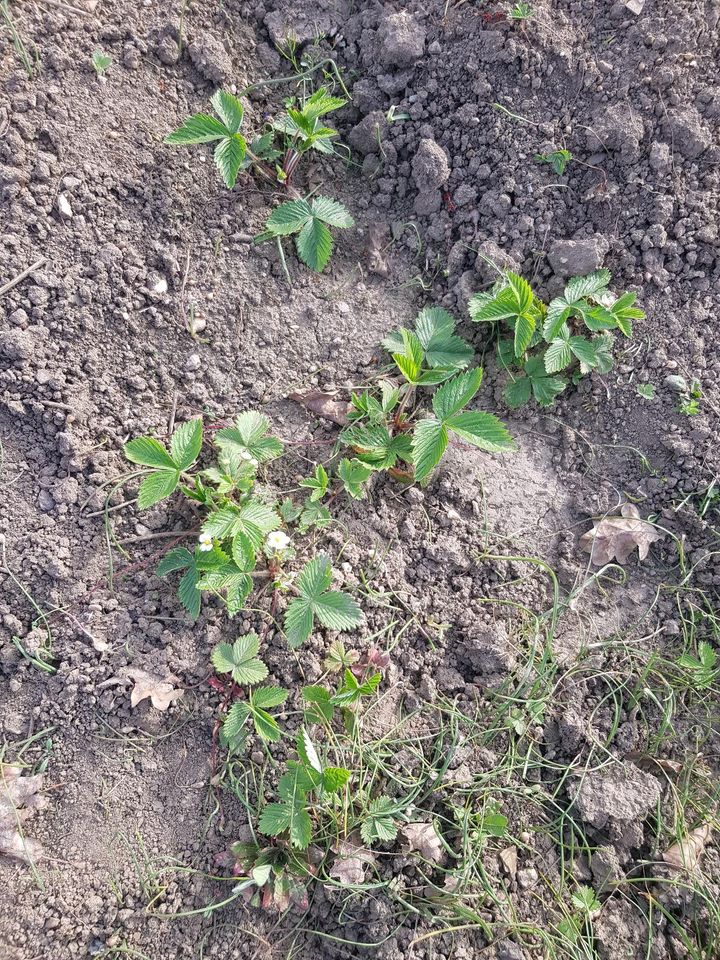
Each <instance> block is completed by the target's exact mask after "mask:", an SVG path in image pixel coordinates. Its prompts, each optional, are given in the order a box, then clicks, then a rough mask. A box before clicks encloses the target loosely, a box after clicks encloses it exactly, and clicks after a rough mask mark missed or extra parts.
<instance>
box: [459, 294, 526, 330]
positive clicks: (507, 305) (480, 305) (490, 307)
mask: <svg viewBox="0 0 720 960" xmlns="http://www.w3.org/2000/svg"><path fill="white" fill-rule="evenodd" d="M476 296H477V297H479V295H476ZM470 308H471V311H470V317H471V319H473V320H474V321H475V322H476V323H495V322H497V321H499V320H510V319H511V318H513V317H516V316H517V307H516V302H515V296H514V294H513V292H512V291H511V290H508V289H507V288H505V290H501V291H500V293H499V294H498V295H497V296H495V297H493V298H492V299H491V300H486V301H484V302H479V301H478V300H477V299H475V298H474V297H473V298H472V299H471V301H470Z"/></svg>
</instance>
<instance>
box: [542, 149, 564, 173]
mask: <svg viewBox="0 0 720 960" xmlns="http://www.w3.org/2000/svg"><path fill="white" fill-rule="evenodd" d="M572 158H573V155H572V154H571V153H570V151H569V150H552V151H550V153H536V154H535V159H536V160H537V162H538V163H548V164H550V166H551V167H552V169H553V171H554V172H555V173H557V174H558V176H562V175H563V174H564V173H565V170H566V169H567V165H568V164H569V163H570V161H571V160H572Z"/></svg>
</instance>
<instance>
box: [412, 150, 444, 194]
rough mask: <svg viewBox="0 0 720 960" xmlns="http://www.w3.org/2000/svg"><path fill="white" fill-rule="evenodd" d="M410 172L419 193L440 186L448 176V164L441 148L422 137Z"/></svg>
mask: <svg viewBox="0 0 720 960" xmlns="http://www.w3.org/2000/svg"><path fill="white" fill-rule="evenodd" d="M412 172H413V180H414V181H415V186H416V187H417V188H418V190H419V191H420V192H421V193H424V192H426V191H428V190H433V189H435V188H436V187H441V186H442V185H443V184H444V183H445V182H446V181H447V178H448V177H449V176H450V164H449V163H448V159H447V157H446V156H445V151H444V150H443V148H442V147H441V146H440V145H439V144H438V143H436V142H435V141H434V140H431V139H430V138H429V137H424V138H423V139H422V140H421V141H420V145H419V146H418V148H417V150H416V152H415V156H414V157H413V160H412Z"/></svg>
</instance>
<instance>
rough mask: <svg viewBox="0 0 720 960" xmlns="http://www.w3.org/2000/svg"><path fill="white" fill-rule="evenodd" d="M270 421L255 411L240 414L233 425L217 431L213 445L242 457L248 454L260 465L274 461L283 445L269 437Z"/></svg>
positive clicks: (281, 450) (280, 453) (279, 454)
mask: <svg viewBox="0 0 720 960" xmlns="http://www.w3.org/2000/svg"><path fill="white" fill-rule="evenodd" d="M269 430H270V421H269V420H268V418H267V417H266V416H265V415H264V414H262V413H258V412H257V411H255V410H249V411H247V412H246V413H241V414H239V415H238V416H237V417H236V418H235V425H234V426H232V427H225V428H223V429H222V430H218V431H217V433H216V434H215V443H216V444H217V445H218V446H219V447H220V448H221V449H225V448H231V449H233V448H234V449H235V450H237V452H238V453H239V454H240V455H242V454H243V453H247V454H249V455H250V456H251V457H254V458H255V460H258V461H259V462H260V463H266V462H267V461H268V460H274V459H276V458H277V457H279V456H281V455H282V452H283V445H282V443H281V442H280V441H279V440H277V439H276V438H275V437H269V436H268V435H267V434H268V431H269Z"/></svg>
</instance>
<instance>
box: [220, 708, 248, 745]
mask: <svg viewBox="0 0 720 960" xmlns="http://www.w3.org/2000/svg"><path fill="white" fill-rule="evenodd" d="M249 716H250V708H249V707H248V705H247V703H244V702H243V701H241V700H236V701H235V703H234V704H233V705H232V707H230V710H229V712H228V715H227V716H226V717H225V720H224V721H223V734H224V735H225V737H227V739H228V740H237V738H238V737H239V736H241V735H242V733H243V728H244V727H245V724H246V723H247V720H248V717H249Z"/></svg>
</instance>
